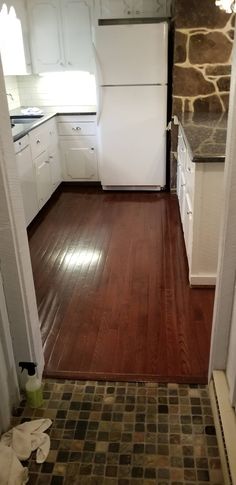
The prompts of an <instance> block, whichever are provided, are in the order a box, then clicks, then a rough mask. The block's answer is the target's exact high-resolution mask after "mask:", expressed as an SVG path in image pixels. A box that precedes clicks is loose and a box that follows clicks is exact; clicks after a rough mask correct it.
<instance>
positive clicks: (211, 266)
mask: <svg viewBox="0 0 236 485" xmlns="http://www.w3.org/2000/svg"><path fill="white" fill-rule="evenodd" d="M178 140H179V141H178V150H177V153H178V164H177V196H178V200H179V209H180V218H181V223H182V228H183V235H184V242H185V247H186V254H187V259H188V267H189V282H190V285H192V286H211V285H215V283H216V272H217V262H218V246H219V231H220V220H221V217H220V216H221V208H222V202H223V175H224V163H222V162H207V161H206V162H204V161H203V162H202V163H193V162H192V160H191V155H190V153H189V151H188V148H187V145H186V143H185V139H184V133H183V131H182V128H181V126H180V127H179V138H178Z"/></svg>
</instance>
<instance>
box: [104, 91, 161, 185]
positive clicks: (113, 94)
mask: <svg viewBox="0 0 236 485" xmlns="http://www.w3.org/2000/svg"><path fill="white" fill-rule="evenodd" d="M166 109H167V86H128V87H114V88H112V87H105V88H103V109H102V114H101V117H100V122H99V125H98V146H99V148H98V151H99V171H100V177H101V182H102V185H103V186H142V187H143V186H154V185H157V186H160V187H164V186H165V184H166Z"/></svg>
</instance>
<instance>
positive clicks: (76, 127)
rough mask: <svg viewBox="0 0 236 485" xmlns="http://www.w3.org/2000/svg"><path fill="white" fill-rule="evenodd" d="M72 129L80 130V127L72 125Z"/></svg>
mask: <svg viewBox="0 0 236 485" xmlns="http://www.w3.org/2000/svg"><path fill="white" fill-rule="evenodd" d="M72 130H74V131H80V130H81V128H80V126H73V128H72Z"/></svg>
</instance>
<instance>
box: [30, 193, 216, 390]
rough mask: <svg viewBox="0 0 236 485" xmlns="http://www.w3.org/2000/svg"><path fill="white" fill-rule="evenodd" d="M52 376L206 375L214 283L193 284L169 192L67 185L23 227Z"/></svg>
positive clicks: (189, 378)
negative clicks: (200, 286) (194, 286)
mask: <svg viewBox="0 0 236 485" xmlns="http://www.w3.org/2000/svg"><path fill="white" fill-rule="evenodd" d="M29 244H30V251H31V258H32V266H33V274H34V280H35V287H36V295H37V302H38V309H39V317H40V322H41V328H42V336H43V341H44V350H45V359H46V368H45V374H46V375H48V376H54V377H57V376H58V377H70V378H74V379H76V378H82V379H83V378H86V379H108V380H109V379H110V380H120V381H122V380H129V381H132V380H155V381H157V382H158V381H160V382H163V381H164V382H165V381H168V382H179V383H180V382H186V383H205V382H207V368H208V359H209V345H210V334H211V319H212V311H213V301H214V290H213V289H190V288H189V285H188V279H187V262H186V256H185V249H184V242H183V235H182V230H181V225H180V218H179V211H178V203H177V198H176V196H175V195H172V194H164V193H144V192H139V193H137V192H133V193H127V192H124V193H122V192H113V193H111V192H109V193H108V192H102V191H100V190H99V189H98V188H81V189H80V188H64V189H63V190H62V191H61V192H59V193H58V195H57V197H54V199H53V201H52V202H50V203H49V205H48V207H47V208H46V209H45V210H43V211H42V213H41V214H40V215H39V216H38V218H37V220H36V222H34V223H33V225H32V226H31V227H30V229H29Z"/></svg>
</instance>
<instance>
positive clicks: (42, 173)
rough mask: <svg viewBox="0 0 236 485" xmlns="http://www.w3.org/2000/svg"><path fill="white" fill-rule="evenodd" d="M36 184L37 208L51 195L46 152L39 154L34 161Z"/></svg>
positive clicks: (49, 171)
mask: <svg viewBox="0 0 236 485" xmlns="http://www.w3.org/2000/svg"><path fill="white" fill-rule="evenodd" d="M34 164H35V170H36V184H37V194H38V203H39V208H40V209H41V207H43V205H44V204H45V203H46V202H47V200H48V199H49V197H50V196H51V194H52V181H51V170H50V162H49V156H48V153H47V152H43V153H41V155H39V156H38V157H37V158H36V159H35V160H34Z"/></svg>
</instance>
